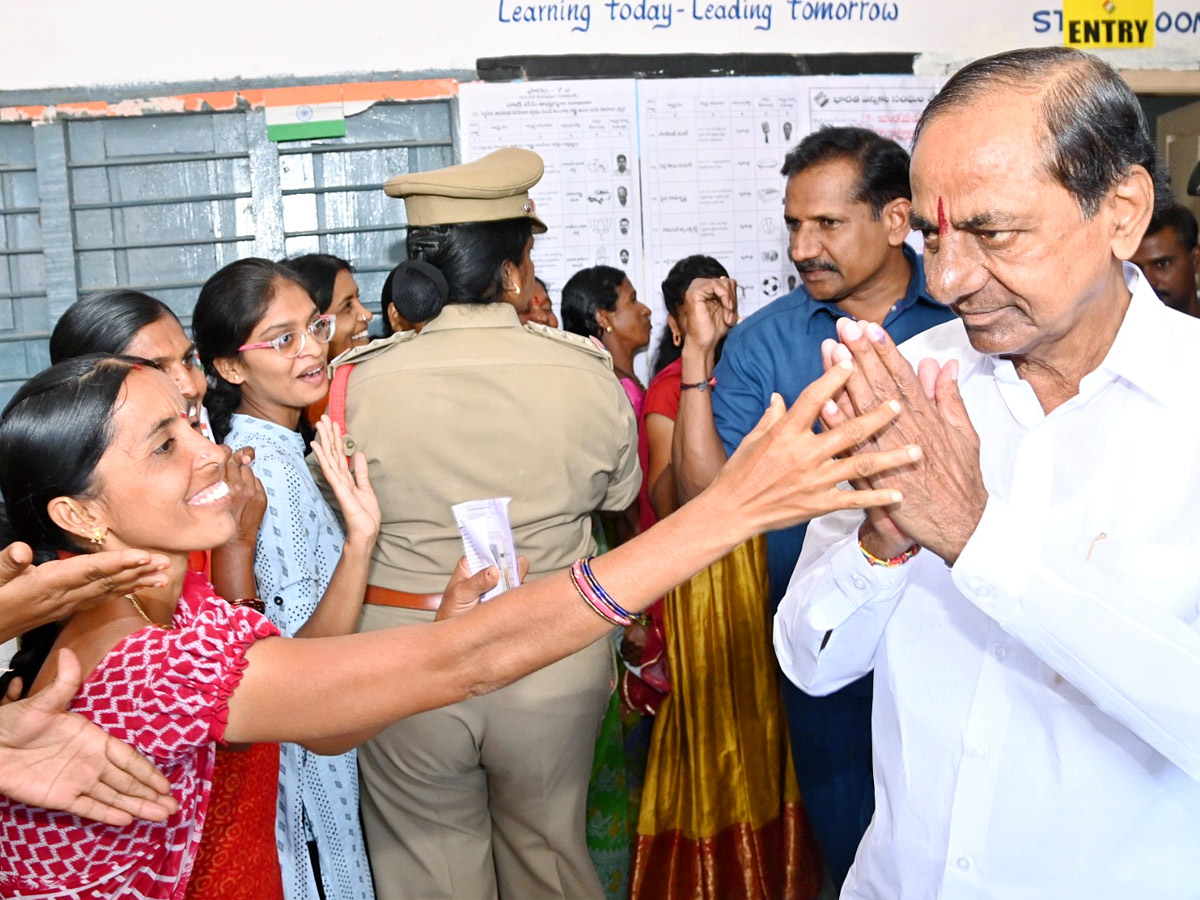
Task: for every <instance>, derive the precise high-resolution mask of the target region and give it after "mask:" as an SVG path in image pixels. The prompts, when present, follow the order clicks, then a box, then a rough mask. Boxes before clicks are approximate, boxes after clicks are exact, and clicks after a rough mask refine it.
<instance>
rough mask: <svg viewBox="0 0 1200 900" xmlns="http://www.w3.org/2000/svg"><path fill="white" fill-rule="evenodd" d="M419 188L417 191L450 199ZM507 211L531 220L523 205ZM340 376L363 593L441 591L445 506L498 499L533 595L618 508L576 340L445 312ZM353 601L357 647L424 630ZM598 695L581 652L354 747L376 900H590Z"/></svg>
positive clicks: (602, 648) (607, 429)
mask: <svg viewBox="0 0 1200 900" xmlns="http://www.w3.org/2000/svg"><path fill="white" fill-rule="evenodd" d="M505 152H510V153H511V152H517V153H525V154H527V153H528V151H505ZM529 155H530V156H533V154H529ZM534 158H535V159H536V157H534ZM518 162H521V160H518ZM472 165H474V164H472ZM464 168H469V166H459V167H453V169H452V170H444V171H447V172H451V173H452V174H453V170H461V169H464ZM538 169H539V172H538V174H539V175H540V160H538ZM467 174H468V175H470V174H471V173H467ZM426 176H427V177H428V176H430V173H426ZM410 177H413V178H416V177H418V176H410ZM431 177H432V178H433V179H434V181H433V184H434V189H436V190H454V191H458V190H459V188H458V187H455V186H453V185H451V187H449V188H447V187H446V185H445V183H444V182H445V178H444V177H440V176H438V174H437V173H432V176H431ZM439 177H440V180H438V179H439ZM489 177H493V178H495V176H494V175H492V176H489ZM534 180H536V178H535V179H534ZM439 185H440V186H439ZM521 190H522V191H523V190H527V187H526V188H523V189H521ZM500 199H501V200H502V201H503V202H505V203H508V202H509V201H510V200H511V199H512V198H511V197H509V196H508V195H506V196H505V197H503V198H500ZM517 199H518V200H519V199H520V198H519V197H518V198H517ZM515 209H517V210H523V211H522V212H517V213H516V215H529V216H530V217H532V208H531V205H530V207H529V208H525V206H524V204H523V203H520V204H518V205H517V206H515ZM409 211H410V221H412V218H413V216H412V209H411V205H410V210H409ZM455 214H456V215H457V214H459V213H457V212H456V213H455ZM463 214H471V213H463ZM501 217H502V218H512V217H514V214H513V213H512V212H506V214H505V215H503V216H501ZM535 222H536V219H535ZM538 224H539V225H540V223H538ZM347 363H354V364H355V368H354V369H353V371H352V372H351V374H350V376H349V381H348V384H347V392H346V431H347V449H348V450H353V451H355V452H357V451H362V452H363V453H365V454H366V458H367V462H368V465H369V467H370V474H371V483H372V485H373V486H374V488H375V492H376V494H377V496H378V498H379V504H380V507H381V509H382V512H383V524H382V528H381V531H380V536H379V541H378V544H377V545H376V549H375V553H374V557H373V559H372V562H371V569H370V573H369V576H368V582H369V583H370V584H371V585H372V586H373V590H374V593H375V596H376V597H379V596H380V594H381V593H387V592H389V591H390V592H404V594H394V595H391V596H405V595H422V594H437V593H438V592H440V591H441V590H442V589H443V588H444V587H445V585H446V581H447V579H448V578H449V575H450V573H451V571H452V570H453V568H454V566H455V564H456V563H457V561H458V559H459V557H460V556H461V555H462V541H461V538H460V535H459V532H458V529H457V527H456V525H455V521H454V516H453V513H452V512H451V506H452V505H453V504H456V503H460V502H463V501H467V500H481V499H487V498H492V497H511V498H512V502H511V504H510V505H509V517H510V521H511V524H512V529H513V534H514V539H515V544H516V547H517V551H518V552H519V553H520V554H522V555H524V556H526V557H528V559H529V563H530V571H529V576H528V577H529V578H530V579H533V578H538V577H541V576H544V575H547V574H549V573H551V572H556V571H560V570H562V569H564V568H566V567H567V566H569V565H570V563H571V562H572V561H574V560H575V559H576V558H578V557H580V556H584V555H587V554H589V553H593V552H595V544H594V542H593V540H592V536H591V522H590V513H591V512H592V511H593V510H620V509H624V508H626V507H628V506H629V505H630V504H631V503H633V501H634V499H635V498H636V496H637V493H638V487H639V485H640V482H641V472H640V470H639V467H638V463H637V429H636V422H635V418H634V414H633V410H632V408H631V406H630V403H629V401H628V398H627V397H626V395H625V392H624V390H623V389H622V388H621V386H620V383H619V382H618V381H617V379H616V378H615V377H614V376H613V373H612V370H611V360H610V359H609V357H608V354H607V353H606V352H605V351H604V350H602V349H600V348H599V347H597V346H595V345H594V344H593V343H592V342H591V341H589V340H587V339H584V338H579V337H577V336H574V335H569V334H564V333H563V332H560V331H552V330H550V329H547V328H545V327H543V326H538V325H529V326H525V327H522V326H521V324H520V322H519V320H518V318H517V314H516V311H515V309H514V307H513V306H512V305H510V304H507V303H491V304H451V305H448V306H446V307H445V308H444V309H443V310H442V312H441V313H440V314H439V315H438V316H437V317H436V318H434V319H433V320H431V321H430V322H428V323H427V324H426V325H425V328H424V330H423V331H422V332H421V333H420V334H419V335H415V336H414V335H412V334H411V333H407V334H405V335H397V336H395V337H393V338H391V339H389V340H387V341H381V342H376V343H375V344H372V345H369V346H368V347H364V348H361V349H359V350H354V351H351V352H349V353H347V354H344V355H343V356H342V357H340V358H339V359H338V360H337V361H336V362H335V366H341V365H345V364H347ZM380 588H383V589H386V590H385V591H384V592H380V591H379V590H378V589H380ZM371 596H372V593H371V592H370V591H369V592H368V604H367V605H366V606H364V610H363V614H362V619H361V630H364V631H369V630H374V629H378V628H385V627H390V626H395V625H408V624H414V623H419V622H428V621H430V620H432V619H433V617H434V612H433V611H431V610H428V609H414V608H400V607H397V606H394V605H383V603H382V602H379V603H371V602H370V598H371ZM417 605H419V604H417ZM412 677H413V678H414V679H420V677H421V673H420V672H418V671H414V672H413V673H412ZM612 677H613V670H612V654H611V650H610V647H609V642H608V641H597V642H596V643H595V644H593V645H592V646H590V647H588V648H586V649H584V650H582V651H580V652H579V653H576V654H574V655H573V656H570V657H567V658H566V659H564V660H561V661H559V662H557V663H554V664H552V665H550V666H548V667H546V668H545V669H542V670H541V671H539V672H535V673H533V674H532V675H529V676H527V677H526V678H523V679H521V680H520V681H518V682H516V683H514V684H512V685H509V686H508V687H506V688H503V689H501V690H499V691H496V692H494V693H492V694H488V695H486V696H482V697H476V698H472V699H469V700H466V701H463V702H461V703H457V704H454V705H453V706H450V707H447V708H444V709H440V710H435V711H432V712H428V713H423V714H420V715H416V716H412V717H410V718H408V719H405V720H403V721H400V722H397V723H396V724H394V725H392V726H391V727H390V728H388V729H387V730H386V731H384V732H383V733H381V734H380V735H379V736H378V737H376V738H374V739H373V740H371V741H369V742H368V743H367V744H365V745H364V746H363V747H362V748H361V749H360V751H359V768H360V773H361V779H362V787H363V791H362V809H363V819H364V824H365V830H366V837H367V845H368V851H369V854H370V858H371V866H372V870H373V872H374V876H375V881H376V890H377V895H378V897H379V898H380V900H430V898H439V900H477V898H478V900H492V898H497V897H499V898H501V900H539V898H561V900H588V898H597V900H598V898H601V897H602V896H603V892H602V889H601V886H600V883H599V879H598V878H597V876H596V873H595V870H594V867H593V866H592V863H591V860H590V858H589V856H588V853H587V846H586V840H585V821H584V820H585V805H586V798H587V786H588V778H589V774H590V770H591V763H592V751H593V745H594V742H595V739H596V734H597V729H598V726H599V723H600V720H601V718H602V716H603V714H604V710H605V708H606V705H607V700H608V696H609V692H610V690H611V684H612Z"/></svg>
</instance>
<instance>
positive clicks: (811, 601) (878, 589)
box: [775, 510, 915, 696]
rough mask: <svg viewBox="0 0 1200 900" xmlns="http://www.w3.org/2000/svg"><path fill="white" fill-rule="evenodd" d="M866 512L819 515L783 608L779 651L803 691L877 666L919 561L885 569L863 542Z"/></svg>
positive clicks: (818, 691) (836, 685) (837, 683)
mask: <svg viewBox="0 0 1200 900" xmlns="http://www.w3.org/2000/svg"><path fill="white" fill-rule="evenodd" d="M861 523H862V513H861V512H858V511H856V510H847V511H843V512H837V513H831V514H830V515H827V516H822V517H821V518H819V519H814V520H813V521H812V522H811V523H810V524H809V526H808V532H807V533H806V534H805V537H804V549H803V550H802V551H801V553H800V558H799V560H797V562H796V568H795V571H794V572H793V573H792V580H791V582H790V583H789V584H788V589H787V593H786V594H785V595H784V598H783V600H782V601H781V602H780V604H779V609H778V610H777V611H776V613H775V654H776V656H777V658H778V659H779V665H780V667H781V668H782V669H783V671H784V674H786V675H787V677H788V678H790V679H791V680H792V681H793V682H794V683H795V684H796V685H797V686H798V687H799V688H801V689H802V690H804V691H806V692H807V693H809V694H814V695H817V696H823V695H825V694H830V693H833V692H834V691H836V690H838V689H840V688H842V687H845V686H846V685H847V684H849V683H850V682H852V681H855V680H856V679H858V678H861V677H862V676H863V675H866V674H867V673H868V672H870V671H871V669H872V668H873V666H874V664H875V651H876V648H877V647H878V646H879V641H880V639H881V638H882V636H883V630H884V627H885V626H886V625H887V622H888V619H890V618H891V615H892V612H893V611H894V610H895V608H896V604H897V603H898V602H899V599H900V596H901V594H902V593H903V592H904V587H905V585H906V584H907V581H908V574H909V571H910V570H911V568H912V567H913V566H914V565H915V560H914V561H912V562H909V563H907V564H905V565H901V566H894V567H884V566H873V565H871V564H870V563H869V562H867V560H866V558H865V557H864V556H863V554H862V551H861V550H859V547H858V528H859V525H860V524H861Z"/></svg>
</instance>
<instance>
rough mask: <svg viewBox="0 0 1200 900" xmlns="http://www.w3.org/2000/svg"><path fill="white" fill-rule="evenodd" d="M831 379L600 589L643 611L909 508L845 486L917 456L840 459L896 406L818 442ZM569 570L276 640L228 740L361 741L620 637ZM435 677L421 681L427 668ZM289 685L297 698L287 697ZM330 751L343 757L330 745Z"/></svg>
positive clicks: (888, 493)
mask: <svg viewBox="0 0 1200 900" xmlns="http://www.w3.org/2000/svg"><path fill="white" fill-rule="evenodd" d="M849 371H850V368H849V366H840V367H837V368H835V369H834V370H832V371H830V372H829V373H826V375H825V376H823V377H822V378H821V379H820V380H819V381H818V382H816V383H814V384H813V385H811V386H810V387H809V388H807V389H806V390H805V392H804V393H803V394H802V395H801V398H800V399H799V400H798V401H797V403H796V405H795V406H794V407H793V408H792V410H791V411H790V412H787V413H786V414H785V413H784V408H783V401H782V400H781V399H780V398H778V397H776V398H775V399H774V401H773V402H772V405H771V407H770V409H769V410H768V411H767V413H766V414H765V415H764V416H763V418H762V421H761V422H760V423H759V425H758V427H757V428H755V429H754V431H753V432H751V433H750V434H749V435H748V436H747V438H746V440H745V441H744V442H743V444H742V446H741V447H740V448H739V450H738V452H737V453H736V454H735V455H734V456H733V458H732V459H731V460H730V462H729V464H728V465H726V466H725V468H724V469H722V472H721V474H720V476H718V478H717V480H716V481H715V482H714V483H713V485H712V486H711V487H710V488H709V489H708V490H707V491H706V492H705V493H703V494H702V495H701V496H700V497H698V498H697V499H696V501H695V502H694V503H691V504H688V505H687V506H685V507H684V508H682V509H681V510H680V511H679V512H678V513H676V514H675V515H673V516H670V517H668V518H667V519H665V520H663V521H662V522H660V523H659V524H658V525H656V526H655V527H654V528H652V529H650V530H649V531H647V532H645V533H643V534H641V535H639V536H638V537H636V538H635V539H633V540H632V541H630V542H629V543H628V544H625V545H623V546H621V547H618V548H617V549H616V550H614V551H612V552H611V553H608V554H605V555H604V556H603V557H600V558H599V559H597V560H596V561H595V562H594V563H593V567H592V568H593V571H594V573H595V576H596V578H597V579H598V581H599V582H600V583H601V584H602V585H604V587H605V589H606V590H607V591H608V593H609V594H611V595H612V596H613V597H615V598H616V599H617V602H619V603H620V604H621V605H623V606H624V607H625V609H627V610H629V611H631V612H637V611H640V610H642V609H644V608H645V607H647V606H648V605H650V603H652V602H653V601H654V599H655V598H657V597H659V596H661V595H662V594H663V593H665V592H666V591H667V590H668V589H670V588H672V587H673V586H675V585H676V584H678V583H679V582H681V581H683V580H685V579H686V578H688V577H690V576H691V575H693V574H694V573H695V572H697V571H699V570H700V569H702V568H704V567H705V566H707V565H709V564H710V563H712V562H713V561H714V560H716V559H719V558H720V557H722V556H724V555H725V554H727V553H729V551H730V550H732V549H733V548H734V547H736V546H737V545H738V544H740V543H741V542H742V541H744V540H746V539H747V538H749V537H750V536H752V535H754V534H757V533H759V532H761V531H765V530H769V529H774V528H780V527H784V526H787V525H790V524H793V523H795V522H798V521H804V520H807V519H809V518H812V517H813V516H815V515H819V514H821V513H824V512H826V511H829V510H832V509H843V508H849V507H863V506H866V505H879V504H886V503H895V502H897V501H898V496H897V493H896V492H895V491H894V490H883V491H870V490H868V491H845V490H839V489H838V484H839V483H840V482H842V481H844V480H845V479H846V478H847V477H848V475H849V474H851V467H855V471H858V472H861V466H862V465H863V463H864V459H866V460H869V463H870V465H875V466H879V467H880V468H883V467H890V466H896V465H901V464H904V463H907V462H910V461H911V459H912V456H911V455H910V448H902V449H900V450H895V451H889V452H887V453H881V454H876V455H871V456H868V457H865V458H864V457H859V458H858V459H856V460H855V461H853V462H851V461H847V460H839V459H836V458H835V457H836V456H838V455H839V454H841V453H843V452H844V451H845V450H847V449H848V448H850V447H851V446H853V445H854V444H856V443H859V442H861V440H862V437H863V435H864V434H871V433H874V432H875V431H877V430H879V429H880V428H882V427H884V426H885V425H886V424H887V423H888V422H890V421H891V419H892V418H893V417H894V415H895V409H896V406H895V405H893V404H883V405H881V406H879V407H878V408H877V409H875V410H873V411H872V412H870V413H868V414H866V415H864V416H861V417H859V418H858V419H856V420H854V421H853V422H852V423H847V426H846V427H843V428H838V429H834V430H833V431H831V432H827V433H824V434H814V433H813V431H812V425H813V421H814V420H815V418H816V416H817V413H818V411H819V410H820V408H821V406H822V404H823V403H824V402H825V400H826V399H828V398H829V397H830V396H831V395H832V394H833V392H834V391H836V390H837V389H839V388H840V387H841V386H842V385H843V384H844V383H845V381H846V378H847V376H848V375H849ZM611 628H612V625H611V623H609V622H608V621H606V620H604V619H602V618H601V617H600V616H598V615H597V614H596V613H595V612H594V611H593V610H591V609H590V608H588V607H587V606H586V605H585V604H584V603H583V602H582V601H581V600H580V599H579V596H578V595H577V594H576V591H575V588H574V586H573V584H572V583H571V581H570V578H569V576H568V575H566V574H559V575H553V576H548V577H546V578H542V579H538V580H536V581H533V582H530V583H528V584H525V585H522V586H521V587H519V588H516V589H515V590H512V591H509V592H507V593H506V594H504V595H502V596H500V597H497V598H495V599H493V600H491V601H489V602H488V603H486V604H484V605H483V606H482V607H481V608H480V609H478V610H475V611H472V612H470V613H469V614H467V615H462V616H458V617H456V618H453V619H450V620H449V621H445V622H435V623H431V624H429V625H416V626H409V627H406V628H400V629H391V630H384V631H376V632H371V633H368V634H357V635H348V636H344V637H337V638H329V639H326V640H319V641H287V640H282V639H276V638H272V639H266V640H262V641H259V642H257V643H255V644H254V645H253V646H251V647H250V649H249V650H248V651H247V653H246V659H247V662H248V663H249V664H248V666H247V667H246V670H245V674H244V675H243V678H242V681H241V683H240V685H239V686H238V688H237V689H236V691H235V692H234V694H233V696H232V698H231V699H230V703H229V719H228V726H227V730H226V732H225V739H226V740H230V741H239V742H241V741H261V740H294V741H300V742H307V741H317V740H321V739H326V738H330V737H336V736H339V735H347V734H355V735H360V734H362V733H364V732H370V731H371V730H373V729H380V728H382V727H384V726H385V725H386V724H388V723H389V722H391V721H393V720H395V719H398V718H402V717H404V716H408V715H413V714H415V713H418V712H423V711H425V710H429V709H434V708H436V707H439V706H444V705H446V704H449V703H453V702H456V701H458V700H461V699H464V698H465V697H469V696H474V695H478V694H483V693H486V692H488V691H492V690H495V689H497V688H499V687H502V686H503V685H505V684H509V683H511V682H512V681H515V680H516V679H518V678H520V677H522V676H524V675H527V674H528V673H530V672H532V671H534V670H536V669H539V668H541V667H543V666H545V665H547V664H549V663H551V662H554V661H555V660H558V659H561V658H563V657H565V656H567V655H569V654H570V653H573V652H575V651H577V650H579V649H581V648H582V647H585V646H587V645H588V644H590V643H592V642H593V641H595V640H597V639H598V638H600V637H603V636H604V635H605V634H607V633H608V632H609V631H610V630H611ZM416 671H419V672H421V673H422V675H421V678H420V679H419V680H417V679H414V678H412V677H411V675H412V673H413V672H416ZM281 683H288V684H291V685H293V686H294V689H293V690H289V691H287V692H280V691H279V690H278V685H279V684H281ZM321 749H322V752H330V750H331V748H329V747H328V746H322V748H321Z"/></svg>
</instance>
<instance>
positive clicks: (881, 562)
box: [858, 538, 921, 568]
mask: <svg viewBox="0 0 1200 900" xmlns="http://www.w3.org/2000/svg"><path fill="white" fill-rule="evenodd" d="M858 549H859V550H861V551H862V555H863V556H865V557H866V558H867V562H869V563H870V564H871V565H873V566H888V567H889V568H891V567H895V566H902V565H904V564H905V563H906V562H908V561H909V560H910V559H912V558H913V557H914V556H916V555H917V551H918V550H920V549H921V545H920V544H913V545H912V546H911V547H909V548H908V549H907V550H905V551H904V552H903V553H901V554H900V555H899V556H893V557H892V558H891V559H880V558H879V557H878V556H876V555H875V554H874V553H872V552H871V551H870V550H868V549H867V548H866V545H865V544H863V542H862V538H859V541H858Z"/></svg>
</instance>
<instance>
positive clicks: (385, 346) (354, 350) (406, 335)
mask: <svg viewBox="0 0 1200 900" xmlns="http://www.w3.org/2000/svg"><path fill="white" fill-rule="evenodd" d="M416 336H417V333H416V332H415V331H397V332H396V333H395V334H393V335H390V336H389V337H384V338H376V339H375V340H373V341H371V343H369V344H364V345H363V346H361V347H351V348H350V349H349V350H347V351H346V352H344V353H342V354H340V355H339V356H337V357H336V358H335V359H333V360H332V361H331V362H330V363H329V371H330V372H332V371H333V370H334V369H336V368H337V367H338V366H341V365H345V364H346V363H360V362H363V361H364V360H368V359H372V358H374V357H376V356H379V355H380V354H381V353H385V352H387V351H388V350H390V349H392V348H393V347H395V346H396V345H397V344H403V343H405V342H407V341H411V340H412V339H413V338H415V337H416Z"/></svg>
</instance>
